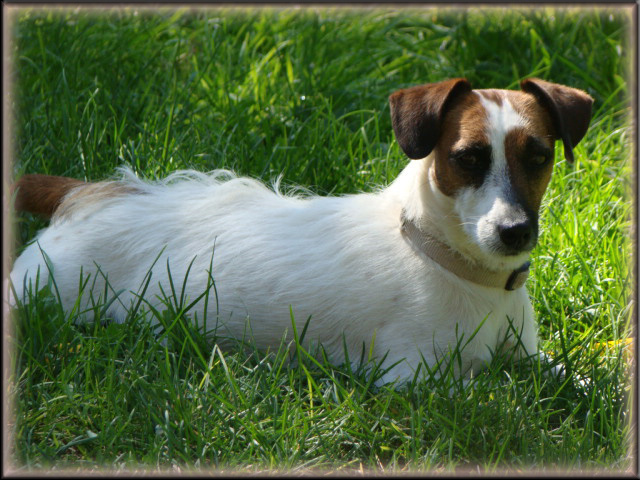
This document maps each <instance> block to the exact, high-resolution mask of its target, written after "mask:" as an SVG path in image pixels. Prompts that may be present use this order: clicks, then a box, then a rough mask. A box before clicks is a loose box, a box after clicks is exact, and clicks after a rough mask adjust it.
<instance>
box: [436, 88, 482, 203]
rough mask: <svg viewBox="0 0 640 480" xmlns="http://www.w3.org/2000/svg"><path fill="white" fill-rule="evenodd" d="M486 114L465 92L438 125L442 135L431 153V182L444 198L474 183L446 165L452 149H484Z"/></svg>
mask: <svg viewBox="0 0 640 480" xmlns="http://www.w3.org/2000/svg"><path fill="white" fill-rule="evenodd" d="M486 122H487V114H486V111H485V109H484V107H483V106H482V104H481V103H480V99H479V98H478V97H477V96H476V95H475V94H473V93H471V92H469V93H466V94H465V95H461V96H460V98H458V99H457V100H456V102H455V103H454V104H453V105H452V107H451V108H450V110H449V111H448V112H447V113H446V115H445V117H444V121H443V123H442V134H441V135H440V139H439V141H438V144H437V145H436V148H435V149H434V152H435V179H436V184H437V185H438V188H439V189H440V190H441V191H442V193H444V194H445V195H449V196H451V195H453V194H454V193H455V192H456V191H457V190H458V189H459V188H461V187H464V186H466V185H469V184H472V183H473V182H474V179H473V178H468V176H467V175H465V174H464V172H461V171H460V170H459V169H458V168H456V166H455V165H453V163H452V162H451V161H450V159H449V157H450V155H451V151H452V149H453V148H454V146H455V147H456V148H463V147H470V146H474V145H488V143H489V139H488V137H487V134H486V132H485V125H486Z"/></svg>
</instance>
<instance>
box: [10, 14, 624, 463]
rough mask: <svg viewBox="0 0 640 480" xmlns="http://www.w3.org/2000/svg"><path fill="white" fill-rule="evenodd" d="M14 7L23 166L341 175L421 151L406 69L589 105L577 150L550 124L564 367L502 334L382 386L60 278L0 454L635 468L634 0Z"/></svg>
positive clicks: (541, 267) (22, 351)
mask: <svg viewBox="0 0 640 480" xmlns="http://www.w3.org/2000/svg"><path fill="white" fill-rule="evenodd" d="M7 11H8V12H9V13H10V15H9V16H8V20H9V25H10V27H11V30H10V32H9V34H10V38H11V40H12V42H11V43H10V45H9V47H8V53H9V54H10V64H9V65H10V68H11V69H10V71H9V72H8V73H6V74H7V75H10V78H11V80H12V95H11V103H10V112H9V114H10V117H9V119H10V122H9V125H10V127H5V128H10V130H9V138H10V140H11V142H12V145H11V148H12V152H13V162H12V163H11V165H5V169H6V171H8V172H9V178H18V177H19V176H20V175H22V174H24V173H35V172H37V173H47V174H55V175H66V176H71V177H76V178H81V179H87V180H101V179H105V178H107V177H109V176H111V175H112V174H113V173H114V170H115V168H116V167H117V166H121V165H128V166H130V167H131V168H132V169H133V170H134V171H135V172H136V173H137V174H138V175H140V176H143V177H148V178H159V177H162V176H164V175H166V174H168V173H170V172H172V171H174V170H176V169H181V168H194V169H197V170H201V171H209V170H212V169H214V168H230V169H233V170H235V171H236V172H238V173H240V174H243V175H249V176H253V177H257V178H261V179H263V180H265V181H267V182H268V181H270V180H272V179H274V178H276V177H277V176H278V175H280V174H282V175H283V179H284V180H283V181H284V184H286V185H302V186H304V187H307V188H309V189H310V190H311V191H313V192H316V193H318V194H322V195H329V194H330V195H338V194H343V193H353V192H357V191H368V190H371V189H373V188H375V187H376V186H379V185H382V184H386V183H388V182H389V181H391V180H392V179H393V178H395V176H396V175H397V174H398V172H399V171H400V170H401V169H402V168H403V167H404V165H406V163H407V161H408V160H407V159H406V157H405V156H404V155H403V153H402V152H401V150H400V148H399V147H398V145H397V143H396V141H395V139H394V136H393V133H392V129H391V122H390V118H389V107H388V103H387V97H388V95H389V94H390V93H392V92H393V91H395V90H397V89H399V88H403V87H407V86H411V85H417V84H421V83H427V82H432V81H439V80H443V79H446V78H450V77H460V76H462V77H466V78H468V79H469V80H470V81H471V83H472V85H474V86H477V87H482V88H486V87H496V88H518V83H519V81H520V80H521V79H523V78H526V77H529V76H536V77H540V78H544V79H547V80H550V81H554V82H557V83H562V84H566V85H571V86H574V87H578V88H581V89H584V90H586V91H587V92H588V93H589V94H590V95H592V96H593V97H594V98H595V104H594V109H593V112H594V115H593V120H592V122H591V127H590V130H589V131H588V133H587V135H586V137H585V139H584V140H583V141H582V142H581V143H580V145H579V146H578V147H577V148H576V149H575V154H576V161H575V164H573V165H571V164H568V163H567V162H566V161H565V160H564V158H563V156H562V148H561V146H558V148H556V159H555V160H556V164H555V167H554V170H555V172H554V177H553V179H552V182H551V185H550V187H549V190H548V191H547V193H546V196H545V199H544V202H543V204H544V208H543V211H542V216H541V221H540V222H541V227H540V228H541V232H540V241H539V244H538V246H537V247H536V249H535V250H534V252H533V270H532V275H531V277H530V279H529V281H528V289H529V292H530V294H531V297H532V299H533V303H534V308H535V310H536V313H537V317H538V321H539V325H540V337H541V342H542V349H543V350H544V351H547V352H548V353H549V354H550V355H551V357H553V358H554V359H555V360H557V361H558V362H562V363H564V364H565V365H566V367H567V371H568V375H567V378H566V379H564V380H563V379H558V378H554V377H549V376H545V375H541V373H540V369H541V367H540V365H538V364H535V363H534V364H532V365H531V364H511V363H508V362H505V361H503V359H501V358H496V359H495V361H494V362H493V363H492V365H491V366H490V368H489V369H488V370H487V371H486V372H485V373H483V374H482V375H479V376H478V377H476V378H475V379H473V381H471V382H470V383H469V384H467V385H463V384H461V383H460V382H458V381H457V379H455V378H451V377H450V376H445V377H443V378H440V379H427V380H424V381H416V382H414V383H412V384H410V385H409V386H408V387H407V388H403V389H397V390H396V389H393V388H392V387H382V388H375V387H373V386H372V383H371V378H370V377H367V376H366V375H364V374H363V372H362V371H352V370H351V369H350V368H349V367H348V366H344V365H332V364H331V363H330V362H328V361H326V360H315V359H313V358H311V357H309V356H308V355H306V354H305V352H304V350H303V349H298V351H297V352H296V353H297V359H298V362H297V363H296V364H290V363H289V361H288V356H287V354H285V353H284V352H283V351H279V352H260V351H257V350H255V349H252V348H251V347H250V346H249V348H248V349H241V348H238V349H235V350H231V351H229V350H225V351H220V350H219V349H217V348H212V345H210V344H208V343H207V342H206V340H205V338H204V335H203V334H202V331H201V329H199V328H198V325H197V324H194V322H192V321H190V320H191V319H190V317H189V312H188V311H184V308H182V307H184V305H183V304H181V302H180V299H179V298H177V297H176V298H168V299H167V309H166V311H163V312H155V313H153V314H150V313H149V312H144V311H137V312H132V313H131V315H130V319H129V321H128V322H125V323H124V324H114V323H110V322H109V321H108V319H106V318H104V317H103V316H102V314H101V309H100V308H99V307H96V309H95V322H93V323H90V324H77V323H76V322H75V321H74V320H75V319H74V314H73V313H71V314H66V313H65V312H63V311H62V310H61V308H60V306H59V304H58V302H57V301H56V295H55V288H49V287H46V288H44V289H43V290H42V291H41V292H38V293H37V294H33V297H32V298H31V301H30V302H29V303H28V304H26V305H21V306H19V307H18V308H17V309H15V310H14V311H12V312H11V317H10V319H11V323H10V325H11V328H9V330H8V333H7V334H6V335H5V346H6V347H9V348H10V349H11V353H10V354H9V355H8V357H7V358H8V359H9V362H8V365H7V370H5V371H4V376H5V381H6V390H5V392H8V394H9V396H10V398H11V399H12V403H10V404H9V405H11V409H10V413H11V416H10V417H9V419H8V420H5V422H6V423H5V432H6V433H7V434H8V435H9V437H8V438H9V443H8V447H9V448H10V451H9V457H8V458H6V459H5V461H8V462H9V463H6V464H5V469H7V468H10V470H11V471H14V472H15V471H18V472H21V473H32V474H33V473H37V472H41V471H43V470H49V469H55V470H58V471H60V470H66V469H68V470H72V471H76V470H87V469H90V470H102V469H109V470H124V471H134V470H135V471H138V470H151V471H183V472H184V471H209V470H215V471H216V472H218V473H220V472H267V471H268V472H273V471H288V472H290V471H293V472H315V473H317V472H325V471H340V472H348V473H357V472H365V473H367V472H369V473H381V472H386V473H400V472H414V473H417V472H457V473H460V472H467V471H474V472H475V471H480V472H485V473H492V472H494V473H495V472H503V471H518V472H520V471H526V470H529V469H532V470H535V471H543V472H557V471H561V472H566V471H568V472H570V473H572V474H575V473H577V472H578V471H592V470H596V471H600V470H604V471H606V472H609V473H611V472H613V473H616V472H618V473H620V472H629V471H632V470H634V469H635V466H636V463H635V462H636V458H635V456H634V455H633V454H632V448H631V446H632V444H633V443H634V442H635V440H636V437H635V435H636V433H635V432H636V431H635V429H634V428H633V425H634V424H635V423H636V419H635V418H631V416H630V415H631V413H632V411H631V410H630V406H631V405H632V404H633V402H634V401H635V397H634V395H635V391H634V390H633V388H632V385H631V383H630V375H631V373H632V372H633V371H634V370H633V369H632V368H631V365H632V362H633V352H634V347H635V344H634V343H633V342H632V341H631V340H629V339H630V338H631V335H632V333H633V324H632V319H633V318H634V317H633V310H634V308H635V305H634V303H633V297H632V287H633V286H634V284H635V283H634V278H633V269H632V268H631V258H632V254H633V245H632V242H631V240H630V238H631V232H632V221H631V218H632V213H633V196H632V187H633V183H632V163H633V162H632V158H633V151H634V150H633V149H634V143H633V142H634V135H633V130H632V128H631V125H632V123H631V114H632V110H631V107H630V101H631V94H632V87H631V86H630V85H629V82H628V79H629V78H630V75H631V73H632V71H633V69H632V61H633V59H634V58H635V55H636V52H635V38H632V37H631V34H630V32H631V28H632V21H631V20H632V17H631V10H630V9H628V8H623V7H620V6H618V7H615V8H614V7H611V8H610V9H602V8H600V9H595V8H590V9H587V8H582V9H577V8H574V9H568V10H567V9H565V10H562V9H557V8H556V9H550V8H536V9H533V10H527V9H515V8H509V9H503V8H492V9H489V8H483V9H480V8H468V9H462V10H460V9H458V10H447V9H435V8H419V9H418V8H414V9H405V8H396V9H393V10H391V9H385V8H374V9H355V8H351V9H344V8H340V9H337V8H334V9H330V8H293V7H292V8H284V9H274V8H260V9H256V8H253V9H251V10H241V9H235V10H232V9H222V8H209V9H198V10H193V11H189V10H186V9H183V10H172V9H166V10H159V9H151V10H140V9H134V8H127V9H121V10H97V9H93V10H89V9H83V8H80V9H75V8H74V9H52V8H51V9H49V8H47V9H40V8H35V9H34V8H24V7H16V6H14V7H5V12H7ZM5 161H6V159H5ZM7 183H8V179H6V177H5V185H6V184H7ZM45 225H46V224H45V222H44V221H43V220H41V219H38V218H35V217H31V216H29V215H22V216H20V217H16V218H14V219H12V220H11V226H12V227H13V232H14V235H13V236H12V237H11V238H9V242H8V245H9V246H10V247H11V248H14V249H16V251H17V252H19V251H20V249H21V248H22V247H23V246H24V245H25V243H26V242H27V241H28V240H29V239H31V238H32V237H33V236H34V235H35V233H36V232H37V230H38V229H40V228H42V227H43V226H45ZM5 226H6V225H5ZM3 231H4V232H6V231H7V230H6V229H5V230H3ZM178 283H179V280H178ZM203 287H204V286H203ZM150 315H152V316H156V317H157V319H158V320H160V321H161V323H162V325H164V328H161V329H157V328H154V327H152V326H151V325H150V323H149V317H150ZM159 337H161V338H162V339H165V340H166V341H164V342H162V341H159V340H160V339H159ZM5 418H6V417H5Z"/></svg>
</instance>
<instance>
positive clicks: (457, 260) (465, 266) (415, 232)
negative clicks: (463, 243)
mask: <svg viewBox="0 0 640 480" xmlns="http://www.w3.org/2000/svg"><path fill="white" fill-rule="evenodd" d="M401 231H402V234H403V235H404V236H405V237H407V239H408V240H409V243H410V244H411V246H412V247H413V248H414V249H416V250H417V251H418V252H420V253H423V254H425V255H426V256H427V257H429V258H431V259H432V260H433V261H435V262H437V263H438V264H440V266H442V267H444V268H446V269H447V270H449V271H450V272H452V273H454V274H456V275H457V276H459V277H460V278H464V279H465V280H469V281H470V282H473V283H476V284H478V285H483V286H485V287H493V288H504V289H505V290H507V291H512V290H516V289H518V288H520V287H522V286H523V285H524V282H525V281H526V280H527V277H528V276H529V267H530V265H531V262H525V263H524V264H523V265H522V266H520V267H519V268H516V269H515V270H513V271H509V270H507V271H504V270H503V271H500V272H494V271H491V270H487V269H485V268H481V267H477V266H475V265H473V264H471V263H470V262H469V261H468V260H466V259H465V258H464V257H463V256H462V255H460V254H459V253H458V252H456V251H455V250H452V249H451V248H450V247H449V246H447V245H445V244H444V243H442V242H440V241H439V240H437V239H436V238H434V237H433V236H432V235H430V234H428V233H427V232H424V231H422V230H420V229H419V228H418V226H417V225H416V224H415V223H413V222H412V221H410V220H408V219H407V218H405V216H404V215H403V216H402V227H401Z"/></svg>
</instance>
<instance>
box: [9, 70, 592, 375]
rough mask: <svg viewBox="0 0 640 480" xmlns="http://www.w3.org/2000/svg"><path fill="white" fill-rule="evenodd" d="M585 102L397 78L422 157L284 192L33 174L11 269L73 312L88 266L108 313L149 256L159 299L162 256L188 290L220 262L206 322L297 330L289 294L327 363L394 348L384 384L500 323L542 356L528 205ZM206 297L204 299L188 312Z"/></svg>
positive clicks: (475, 351)
mask: <svg viewBox="0 0 640 480" xmlns="http://www.w3.org/2000/svg"><path fill="white" fill-rule="evenodd" d="M592 101H593V100H592V99H591V97H589V96H588V95H587V94H586V93H584V92H582V91H580V90H576V89H573V88H569V87H565V86H561V85H557V84H553V83H549V82H545V81H542V80H538V79H529V80H525V81H523V82H522V83H521V91H508V90H472V89H471V87H470V85H469V83H468V82H467V81H466V80H465V79H453V80H448V81H444V82H440V83H435V84H428V85H423V86H418V87H414V88H409V89H405V90H400V91H398V92H396V93H394V94H393V95H391V97H390V102H391V115H392V122H393V128H394V131H395V134H396V138H397V141H398V143H399V145H400V147H401V148H402V149H403V151H404V152H405V153H406V154H407V155H408V156H409V157H410V158H411V159H414V160H415V161H411V162H410V163H409V165H408V166H407V167H406V168H405V169H404V170H403V171H402V173H401V174H400V175H399V177H398V178H397V179H396V180H395V181H394V182H393V183H391V184H390V185H389V186H388V187H386V188H384V189H382V190H380V191H377V192H375V193H363V194H357V195H347V196H341V197H319V196H309V195H307V196H303V195H298V196H292V195H289V196H287V195H283V194H281V193H279V192H278V191H277V188H276V189H275V190H276V191H275V192H274V191H272V190H271V189H269V188H267V187H265V186H264V185H263V184H262V183H260V182H258V181H256V180H252V179H248V178H238V177H236V176H234V175H233V174H232V173H230V172H227V171H221V170H218V171H214V172H213V173H211V174H208V175H205V174H201V173H196V172H178V173H175V174H173V175H171V176H170V177H169V178H167V179H165V180H164V181H161V182H156V183H148V182H143V181H141V180H139V179H137V178H136V177H135V175H134V174H133V173H132V172H131V171H129V170H123V171H122V173H123V178H122V179H120V180H117V181H109V182H101V183H84V182H81V181H78V180H73V179H68V178H63V177H50V176H44V175H25V176H24V177H23V178H22V179H21V180H20V181H19V182H18V183H17V192H16V203H15V205H16V208H17V209H18V210H28V211H31V212H35V213H43V214H45V215H52V218H51V224H50V226H49V227H48V228H46V229H44V230H43V231H42V232H40V233H39V234H38V236H37V238H36V239H35V241H34V242H33V243H31V244H30V245H29V246H28V247H27V248H26V249H25V250H24V252H23V253H22V254H21V255H20V257H19V258H18V259H17V260H16V261H15V264H14V266H13V271H12V272H11V277H10V278H11V282H12V284H13V287H14V288H15V292H16V293H17V295H18V297H19V298H22V297H23V296H24V294H25V288H28V286H29V285H32V286H33V284H34V283H35V277H36V274H37V272H39V276H40V278H39V285H41V286H42V285H44V284H45V283H46V281H47V279H48V278H49V276H50V275H53V278H54V279H55V284H56V286H57V289H58V291H59V293H60V296H61V299H62V302H63V305H64V308H65V309H67V310H71V309H72V308H73V307H74V304H75V303H76V300H77V299H78V296H79V292H80V290H81V289H80V285H81V282H80V275H81V272H82V275H83V276H84V277H85V278H86V277H87V276H88V282H87V283H85V284H84V285H85V286H84V289H82V294H81V299H82V300H81V303H80V307H82V308H86V307H89V306H90V305H91V301H92V299H93V301H95V300H97V299H98V298H99V297H100V296H101V295H103V294H104V292H105V291H106V292H108V295H107V296H110V295H117V300H116V301H114V302H112V303H111V304H110V307H109V310H108V314H109V315H110V316H111V317H112V318H114V319H116V320H122V319H124V318H125V316H126V313H127V309H128V308H130V306H131V305H132V303H135V302H137V300H138V297H137V294H138V293H140V292H141V290H142V286H143V285H144V284H145V279H146V276H147V273H148V272H149V271H150V270H152V278H151V281H150V282H149V284H148V288H147V290H146V293H145V298H146V301H148V302H149V303H150V304H152V305H154V306H156V307H161V304H160V298H161V297H162V296H163V292H164V293H167V292H170V286H169V279H168V271H169V270H170V273H171V277H172V278H173V282H174V284H175V285H177V287H176V288H179V289H181V288H182V282H183V281H184V280H185V278H186V288H185V292H186V294H187V295H188V297H189V299H190V300H193V299H195V298H197V296H198V295H199V294H201V293H202V292H203V291H204V290H205V289H206V286H207V282H208V280H209V279H210V278H211V277H212V278H213V281H214V282H215V292H213V291H211V294H210V295H209V297H208V305H207V312H208V313H207V322H208V325H209V326H210V327H214V326H215V327H216V328H217V335H218V336H219V337H234V338H242V337H245V336H246V335H247V334H250V335H251V337H252V339H253V341H255V345H256V346H257V347H258V348H262V349H267V348H274V347H275V348H277V347H278V346H279V345H280V343H281V341H282V339H283V335H286V336H287V337H286V338H288V339H289V340H290V339H291V338H292V324H291V315H290V308H291V309H292V311H293V314H294V316H295V321H296V324H297V329H298V332H300V331H301V330H302V328H303V326H304V324H305V323H306V322H307V320H308V319H309V317H310V320H309V323H308V328H307V331H306V334H305V340H309V341H311V342H313V343H315V344H322V346H323V347H324V349H325V351H326V352H327V354H328V356H329V358H330V359H331V360H332V361H334V362H336V363H339V362H342V361H343V360H344V358H345V356H344V354H345V352H344V348H345V347H346V349H347V350H348V353H349V358H350V359H351V360H354V359H360V358H361V357H360V356H361V353H362V351H363V350H362V349H363V348H364V352H367V355H366V356H368V354H369V352H370V353H371V354H372V356H373V357H374V358H376V359H382V358H384V357H385V356H386V359H385V360H384V364H383V365H382V366H383V367H386V368H387V370H386V373H384V375H383V376H382V378H381V382H390V381H394V380H401V381H405V380H408V379H411V378H413V376H414V375H415V373H416V370H417V369H418V367H419V366H420V364H421V363H422V362H423V360H424V361H425V362H426V364H427V366H429V367H430V368H433V366H434V365H436V364H437V362H438V361H439V360H440V359H441V358H442V357H443V355H445V354H446V353H447V352H448V351H450V350H451V349H453V348H455V346H456V345H460V344H462V345H464V348H463V349H462V350H461V352H460V354H461V367H462V370H463V372H468V371H476V370H477V369H479V368H482V367H483V366H485V365H486V363H487V362H489V361H490V359H491V355H492V353H493V352H494V351H495V350H496V348H497V347H498V346H499V345H500V344H501V341H502V340H503V339H504V338H505V336H508V333H509V329H510V328H512V329H514V331H515V333H516V335H513V336H512V337H511V338H512V342H511V344H510V346H511V347H514V349H515V350H514V351H515V353H517V355H519V356H522V355H531V354H535V353H536V352H537V333H536V324H535V320H534V316H533V310H532V306H531V303H530V300H529V298H528V295H527V291H526V289H525V288H524V287H523V284H524V281H525V279H526V276H527V274H528V267H529V262H528V258H529V253H530V251H531V249H532V248H533V247H534V245H535V244H536V241H537V234H538V209H539V206H540V202H541V199H542V195H543V193H544V191H545V189H546V186H547V184H548V182H549V179H550V177H551V172H552V169H553V149H554V142H555V140H556V139H560V140H562V141H563V143H564V153H565V156H566V158H567V159H568V160H569V161H571V160H572V159H573V156H572V155H573V154H572V147H573V146H575V145H576V144H577V143H578V142H579V141H580V139H581V138H582V137H583V136H584V134H585V133H586V130H587V127H588V125H589V120H590V116H591V104H592ZM167 266H168V267H169V268H167ZM187 272H188V275H187ZM105 279H107V283H108V287H107V289H106V290H105ZM102 300H103V301H107V300H109V299H108V298H104V296H103V298H102ZM204 311H205V304H204V298H203V299H201V300H200V301H199V302H197V304H196V305H195V306H194V307H193V309H192V311H191V312H190V313H191V314H197V315H198V318H202V316H203V314H204ZM516 340H519V341H516ZM507 345H509V343H508V342H507ZM424 370H425V369H424V368H423V369H422V371H423V372H424ZM463 372H461V373H463Z"/></svg>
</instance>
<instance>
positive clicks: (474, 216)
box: [454, 92, 528, 264]
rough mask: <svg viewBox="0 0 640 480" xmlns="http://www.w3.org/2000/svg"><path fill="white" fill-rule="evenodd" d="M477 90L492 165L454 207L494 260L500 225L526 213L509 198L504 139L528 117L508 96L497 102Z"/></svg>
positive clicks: (482, 253)
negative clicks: (483, 110) (478, 184)
mask: <svg viewBox="0 0 640 480" xmlns="http://www.w3.org/2000/svg"><path fill="white" fill-rule="evenodd" d="M474 93H475V94H476V95H478V96H479V98H480V101H481V102H482V105H483V107H484V108H485V110H486V113H487V120H486V122H487V125H486V129H485V132H486V135H487V137H488V139H489V143H490V146H491V152H492V153H491V166H490V168H489V171H488V172H487V174H486V176H485V179H484V182H483V183H482V185H481V186H480V187H479V188H475V187H471V186H470V187H466V188H463V189H461V190H460V191H459V192H458V195H457V198H456V201H455V207H454V208H455V210H456V213H457V214H458V215H459V216H460V218H461V220H462V226H463V228H464V230H465V232H466V233H467V235H469V236H470V237H471V239H472V241H473V243H474V244H475V245H476V246H478V247H479V250H480V252H478V253H480V256H481V257H485V258H486V259H487V260H489V261H491V260H492V257H493V256H495V255H496V254H497V249H498V248H499V245H500V243H501V242H500V237H499V234H498V231H497V226H498V225H500V224H505V223H512V222H514V221H516V220H517V219H522V218H523V216H524V211H523V210H522V208H521V207H520V206H519V205H517V204H515V203H514V202H513V201H512V200H511V199H510V198H509V197H510V190H511V185H510V179H509V172H508V170H507V169H508V166H507V159H506V156H505V138H506V136H507V133H508V132H509V131H510V130H512V129H513V128H515V127H524V126H526V120H525V119H524V118H523V117H522V116H521V115H520V114H519V113H518V112H516V111H515V109H514V108H513V105H512V104H511V103H510V102H509V100H508V99H507V98H506V95H503V96H502V102H501V104H498V103H495V102H494V101H492V100H489V99H487V98H485V97H483V96H482V94H481V93H480V92H474ZM527 255H528V254H527V253H524V254H522V255H518V256H515V257H514V258H513V261H514V263H515V264H517V263H518V262H520V261H521V260H522V258H526V257H527ZM494 258H495V257H494Z"/></svg>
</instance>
